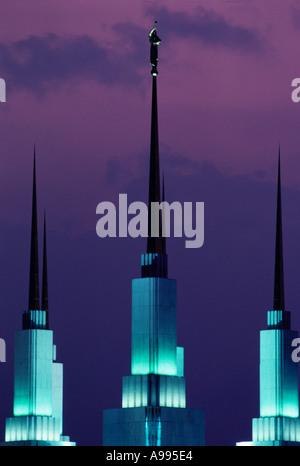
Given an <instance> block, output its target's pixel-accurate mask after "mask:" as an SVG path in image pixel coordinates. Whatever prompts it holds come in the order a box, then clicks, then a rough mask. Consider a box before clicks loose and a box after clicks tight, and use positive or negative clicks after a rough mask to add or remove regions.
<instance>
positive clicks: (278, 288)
mask: <svg viewBox="0 0 300 466" xmlns="http://www.w3.org/2000/svg"><path fill="white" fill-rule="evenodd" d="M274 309H275V310H280V311H284V310H285V304H284V279H283V248H282V213H281V182H280V147H279V154H278V185H277V220H276V249H275V280H274Z"/></svg>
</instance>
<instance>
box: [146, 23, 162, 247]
mask: <svg viewBox="0 0 300 466" xmlns="http://www.w3.org/2000/svg"><path fill="white" fill-rule="evenodd" d="M155 23H156V22H155ZM149 40H150V44H151V47H150V63H151V66H152V69H151V74H152V108H151V142H150V172H149V198H148V240H147V253H154V254H155V253H157V254H162V253H163V241H162V228H161V221H159V226H158V229H159V235H158V236H153V235H152V233H153V232H152V226H153V225H152V222H153V219H152V218H151V205H152V202H158V203H160V174H159V140H158V112H157V81H156V80H157V75H158V71H157V63H158V51H157V49H158V45H159V44H160V43H161V40H160V38H159V37H158V35H157V33H156V27H154V28H153V29H152V30H151V32H150V34H149Z"/></svg>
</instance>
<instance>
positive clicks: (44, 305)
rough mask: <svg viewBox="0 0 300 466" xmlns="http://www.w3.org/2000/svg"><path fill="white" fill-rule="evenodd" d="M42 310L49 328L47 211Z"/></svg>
mask: <svg viewBox="0 0 300 466" xmlns="http://www.w3.org/2000/svg"><path fill="white" fill-rule="evenodd" d="M42 311H46V328H47V329H49V313H48V311H49V307H48V271H47V239H46V212H45V213H44V251H43V284H42Z"/></svg>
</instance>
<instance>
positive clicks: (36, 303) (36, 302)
mask: <svg viewBox="0 0 300 466" xmlns="http://www.w3.org/2000/svg"><path fill="white" fill-rule="evenodd" d="M31 222H32V223H31V251H30V278H29V303H28V310H29V311H33V310H38V309H39V308H40V295H39V264H38V233H37V200H36V168H35V147H34V162H33V193H32V221H31Z"/></svg>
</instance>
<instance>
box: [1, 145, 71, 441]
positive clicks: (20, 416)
mask: <svg viewBox="0 0 300 466" xmlns="http://www.w3.org/2000/svg"><path fill="white" fill-rule="evenodd" d="M41 301H42V303H41V305H40V291H39V262H38V228H37V196H36V169H35V154H34V173H33V197H32V225H31V254H30V280H29V303H28V309H27V310H25V311H24V312H23V316H22V317H23V318H22V329H21V330H17V331H16V333H15V352H14V398H13V417H10V418H7V419H6V424H5V442H4V443H1V446H75V445H76V444H75V443H74V442H70V439H69V437H68V436H65V435H63V365H62V364H61V363H58V362H56V346H55V345H54V344H53V331H52V330H50V325H49V310H48V309H49V308H48V279H47V249H46V219H45V218H44V251H43V279H42V299H41Z"/></svg>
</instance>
